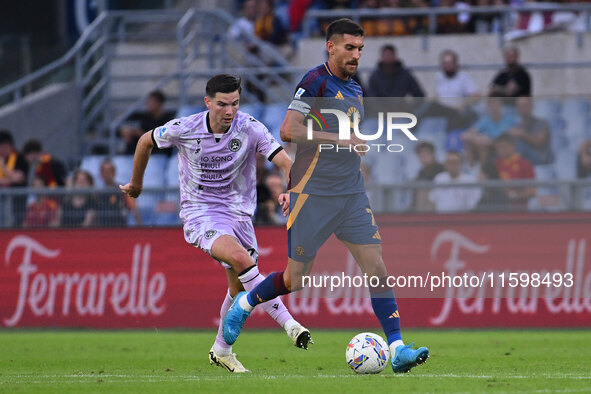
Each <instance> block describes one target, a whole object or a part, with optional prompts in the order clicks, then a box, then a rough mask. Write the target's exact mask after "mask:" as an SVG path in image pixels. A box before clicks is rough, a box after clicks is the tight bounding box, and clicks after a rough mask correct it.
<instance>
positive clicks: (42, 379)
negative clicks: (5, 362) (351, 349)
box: [0, 372, 591, 383]
mask: <svg viewBox="0 0 591 394" xmlns="http://www.w3.org/2000/svg"><path fill="white" fill-rule="evenodd" d="M241 376H244V377H246V378H251V377H252V378H262V379H265V380H274V379H311V378H312V379H314V378H321V379H337V378H338V379H342V378H357V377H358V376H357V375H355V374H352V373H351V374H343V375H334V374H332V375H329V374H318V375H295V374H288V375H258V374H256V372H255V373H253V374H246V375H224V376H199V375H186V374H184V375H178V374H175V373H174V372H170V373H169V375H160V376H158V375H128V374H67V375H59V374H43V375H36V374H30V375H28V374H19V375H0V381H2V380H5V379H6V380H8V381H15V380H23V381H26V382H28V383H48V380H51V381H52V382H66V381H68V380H70V381H72V382H79V381H88V380H94V379H113V380H129V381H137V380H141V381H150V382H166V381H179V380H183V381H221V380H224V381H227V380H228V379H237V378H239V377H241ZM378 376H384V375H378ZM390 376H391V375H390ZM397 378H410V379H412V378H444V379H500V380H511V379H572V380H591V375H575V374H534V375H506V376H504V375H471V374H410V375H399V376H397ZM30 379H35V380H34V381H31V380H30Z"/></svg>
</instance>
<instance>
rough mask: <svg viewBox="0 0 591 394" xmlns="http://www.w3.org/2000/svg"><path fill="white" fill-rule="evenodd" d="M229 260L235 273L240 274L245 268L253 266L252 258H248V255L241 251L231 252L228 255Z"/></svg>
mask: <svg viewBox="0 0 591 394" xmlns="http://www.w3.org/2000/svg"><path fill="white" fill-rule="evenodd" d="M230 259H231V265H232V268H234V270H236V271H237V272H242V271H244V270H245V269H246V268H248V267H250V266H251V265H253V264H254V261H253V260H252V257H250V255H249V254H248V253H247V252H246V251H242V250H238V251H235V252H232V253H231V255H230Z"/></svg>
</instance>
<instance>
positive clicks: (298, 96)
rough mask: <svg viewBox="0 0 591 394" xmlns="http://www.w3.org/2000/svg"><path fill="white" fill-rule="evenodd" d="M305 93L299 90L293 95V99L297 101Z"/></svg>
mask: <svg viewBox="0 0 591 394" xmlns="http://www.w3.org/2000/svg"><path fill="white" fill-rule="evenodd" d="M304 93H306V89H304V88H299V89H298V90H297V92H296V94H295V96H293V98H295V99H296V100H299V99H300V98H302V94H304Z"/></svg>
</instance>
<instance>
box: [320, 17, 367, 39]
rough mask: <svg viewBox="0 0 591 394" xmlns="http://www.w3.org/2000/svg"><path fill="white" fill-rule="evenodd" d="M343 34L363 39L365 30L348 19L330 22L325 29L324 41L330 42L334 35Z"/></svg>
mask: <svg viewBox="0 0 591 394" xmlns="http://www.w3.org/2000/svg"><path fill="white" fill-rule="evenodd" d="M343 34H350V35H352V36H356V37H359V36H361V37H363V36H365V30H363V28H362V27H361V26H359V24H357V23H355V22H353V21H352V20H351V19H349V18H341V19H337V20H336V21H332V22H331V23H330V25H328V27H327V28H326V41H330V40H331V39H332V37H333V36H335V35H343Z"/></svg>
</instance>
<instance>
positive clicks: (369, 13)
mask: <svg viewBox="0 0 591 394" xmlns="http://www.w3.org/2000/svg"><path fill="white" fill-rule="evenodd" d="M548 11H561V12H575V13H583V14H584V17H585V22H586V23H585V28H586V31H591V4H585V3H576V4H559V5H558V4H528V5H523V6H518V7H514V6H494V7H493V6H490V7H480V6H476V7H466V8H454V7H439V8H379V9H370V8H359V9H337V10H317V9H312V10H309V11H308V12H307V13H306V15H305V17H304V21H303V23H302V32H303V36H304V37H311V36H313V35H314V34H315V33H317V31H315V27H316V26H318V21H319V20H334V19H338V18H351V19H352V20H354V21H356V22H358V23H359V22H361V21H363V20H376V19H394V18H403V17H426V18H428V20H429V24H428V34H435V33H436V32H437V23H438V21H437V18H438V17H439V16H445V15H458V14H469V15H491V14H493V15H499V17H500V22H501V26H500V31H499V43H500V44H502V42H503V34H504V33H506V32H507V31H508V30H509V29H508V28H509V26H511V23H510V20H511V16H512V15H514V14H515V13H520V12H548Z"/></svg>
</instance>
